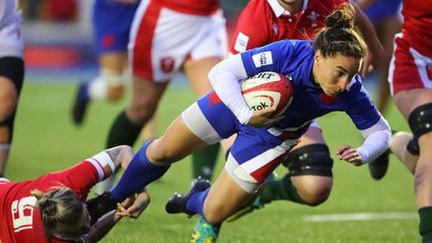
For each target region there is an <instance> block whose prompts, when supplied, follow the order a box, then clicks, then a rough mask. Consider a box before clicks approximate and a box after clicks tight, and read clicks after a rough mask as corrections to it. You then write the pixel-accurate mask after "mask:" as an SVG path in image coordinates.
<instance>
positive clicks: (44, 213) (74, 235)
mask: <svg viewBox="0 0 432 243" xmlns="http://www.w3.org/2000/svg"><path fill="white" fill-rule="evenodd" d="M30 193H31V194H32V195H33V196H35V197H36V199H37V203H36V207H37V208H39V209H40V215H41V219H42V223H43V224H44V226H45V231H46V232H47V234H48V235H49V237H51V236H53V235H55V236H59V237H61V238H64V239H79V237H80V236H81V235H83V234H86V233H87V231H88V223H87V222H86V221H85V220H83V219H84V218H83V211H84V205H83V202H82V201H81V200H80V199H79V198H78V196H77V195H76V193H75V192H74V191H72V190H71V189H70V188H67V187H59V188H54V189H53V190H51V191H49V192H48V193H43V192H41V191H39V190H37V189H35V190H33V191H31V192H30Z"/></svg>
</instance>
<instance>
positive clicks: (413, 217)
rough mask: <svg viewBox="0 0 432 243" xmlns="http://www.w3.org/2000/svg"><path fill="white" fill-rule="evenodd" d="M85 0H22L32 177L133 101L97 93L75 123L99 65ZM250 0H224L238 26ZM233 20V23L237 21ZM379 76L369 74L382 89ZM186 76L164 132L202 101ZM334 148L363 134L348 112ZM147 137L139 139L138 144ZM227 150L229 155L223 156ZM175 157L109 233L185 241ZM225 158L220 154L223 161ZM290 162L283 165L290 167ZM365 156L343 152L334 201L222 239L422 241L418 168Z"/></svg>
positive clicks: (24, 123)
mask: <svg viewBox="0 0 432 243" xmlns="http://www.w3.org/2000/svg"><path fill="white" fill-rule="evenodd" d="M92 2H93V1H87V0H20V4H21V5H20V6H21V8H22V9H23V16H24V22H23V35H24V40H25V45H26V49H25V61H26V77H25V83H24V86H23V93H22V95H21V100H20V104H19V107H18V114H17V120H16V124H15V131H16V132H15V137H14V144H13V147H12V152H11V156H10V160H9V163H8V167H7V169H6V177H8V178H9V179H11V180H15V181H16V180H25V179H28V178H34V177H36V176H38V175H40V174H42V173H46V172H48V171H53V170H58V169H62V168H66V167H67V166H70V165H72V164H74V163H76V162H78V161H79V160H81V159H83V158H86V157H88V156H90V155H92V154H94V153H95V152H98V151H100V150H102V149H103V148H104V144H105V139H106V135H107V132H108V129H109V126H110V124H111V122H112V120H113V119H114V116H115V115H116V114H117V113H118V112H119V111H120V110H121V109H122V108H123V107H124V106H125V105H126V101H127V98H125V99H123V102H122V103H119V104H115V105H114V106H113V105H110V104H106V103H104V102H101V103H97V104H95V105H94V106H92V107H91V108H90V110H89V112H90V113H92V115H90V116H89V119H88V120H87V121H86V123H85V124H84V126H83V127H80V128H77V127H75V126H73V124H72V121H71V117H70V109H71V105H72V100H73V96H74V93H75V87H76V83H77V82H78V81H79V80H81V79H86V78H92V77H94V76H95V75H97V72H98V69H97V61H96V53H95V51H94V48H93V39H92V30H91V20H90V18H91V7H92ZM246 3H247V1H246V0H232V1H229V0H224V1H222V5H223V9H224V11H225V14H226V17H227V19H228V30H229V33H231V32H232V28H233V27H234V26H235V19H236V18H237V15H238V13H239V12H240V11H241V10H242V9H243V7H244V6H245V4H246ZM230 30H231V31H230ZM375 80H376V78H375V76H374V75H372V76H371V78H368V79H367V80H366V81H365V84H366V88H367V89H368V90H369V92H370V93H371V94H372V95H374V92H375V86H376V81H375ZM193 97H194V96H193V94H192V92H191V91H190V89H189V87H188V85H187V81H186V80H184V78H182V77H179V78H177V79H176V80H175V81H174V82H173V83H172V85H171V87H170V88H169V90H168V92H167V94H166V95H165V97H164V98H163V100H162V103H161V104H160V107H159V110H158V114H159V117H160V125H159V129H160V131H159V132H162V131H163V130H164V129H165V128H166V127H167V126H168V125H169V122H170V121H171V120H173V119H174V118H175V117H176V116H177V115H178V114H179V113H180V112H181V111H182V110H183V109H184V108H185V107H187V106H188V105H189V104H191V103H192V102H193V101H194V98H193ZM386 115H387V119H388V120H389V122H390V124H391V126H392V127H393V128H394V129H398V130H407V129H408V127H407V125H406V124H405V122H404V120H403V119H402V117H401V115H400V114H399V112H398V111H397V110H396V108H395V107H394V106H393V105H391V107H390V109H389V110H388V111H387V114H386ZM320 124H321V125H322V127H323V128H324V131H325V132H324V135H325V138H326V139H327V141H328V142H329V145H330V149H331V152H332V156H333V157H335V156H334V155H335V149H336V147H337V146H339V145H340V144H341V143H343V144H349V143H352V144H354V145H359V144H360V143H361V141H362V139H361V135H360V134H358V133H357V132H355V128H354V127H353V126H352V124H351V122H350V121H348V118H347V116H345V115H344V114H339V113H336V114H332V115H330V116H328V117H326V118H325V119H320ZM138 146H139V144H137V145H136V148H137V147H138ZM220 157H222V156H220ZM185 160H188V161H185V162H181V163H179V164H178V165H174V168H173V169H172V170H170V171H169V172H168V173H167V175H165V176H164V177H163V178H162V179H161V180H159V181H158V182H156V183H153V184H152V185H150V186H149V191H150V193H151V195H152V198H153V201H152V203H151V205H150V207H149V208H148V209H147V210H146V212H144V214H143V215H142V216H141V218H140V219H138V220H137V221H133V220H125V221H124V222H121V223H120V224H119V225H118V227H116V228H115V229H114V230H113V231H112V232H111V233H110V234H109V235H108V236H107V237H106V238H105V239H104V240H103V241H102V242H119V241H120V240H122V241H123V242H125V243H126V242H187V241H189V239H190V236H191V231H192V228H193V224H194V223H195V221H196V218H192V220H188V219H187V218H186V217H184V216H181V215H176V216H171V215H167V214H166V213H165V212H164V204H165V202H166V200H167V199H168V197H169V196H170V195H171V194H172V193H173V192H174V191H186V190H187V189H188V187H189V185H190V178H191V175H190V173H191V167H190V166H191V165H190V163H189V158H186V159H185ZM222 166H223V163H222V162H221V161H220V162H219V163H218V168H219V170H220V169H221V168H222ZM284 170H286V169H285V168H283V167H281V168H278V169H277V171H279V172H280V174H284V172H283V171H284ZM368 173H369V172H368V169H367V167H366V166H363V167H361V168H355V167H353V166H350V165H349V164H347V163H342V162H340V161H338V160H337V159H335V165H334V189H333V191H332V196H331V197H330V199H329V201H328V202H326V203H325V204H324V205H321V206H319V207H316V208H311V207H305V206H301V205H294V204H290V203H286V202H280V203H279V202H275V203H272V204H271V205H269V206H267V207H266V209H265V210H260V211H258V212H256V213H254V214H251V215H248V216H247V217H245V218H242V219H240V220H239V221H237V222H234V223H227V224H225V225H224V226H223V228H222V233H221V235H220V238H219V241H220V242H419V241H420V237H419V236H418V233H417V224H418V218H417V213H416V206H415V201H414V200H415V199H414V198H415V197H414V192H413V186H412V184H413V177H412V175H410V174H409V173H408V171H407V170H406V169H405V168H404V167H403V165H402V164H401V163H400V162H399V161H397V159H396V158H395V157H394V156H391V162H390V169H389V171H388V175H387V176H386V177H385V178H384V179H383V180H382V181H378V182H377V181H373V179H371V178H370V176H369V174H368Z"/></svg>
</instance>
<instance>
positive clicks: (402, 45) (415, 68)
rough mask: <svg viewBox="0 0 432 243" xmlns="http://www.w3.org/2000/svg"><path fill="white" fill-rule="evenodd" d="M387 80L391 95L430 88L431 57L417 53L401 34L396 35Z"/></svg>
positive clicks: (431, 81) (431, 75)
mask: <svg viewBox="0 0 432 243" xmlns="http://www.w3.org/2000/svg"><path fill="white" fill-rule="evenodd" d="M388 80H389V83H390V92H391V94H392V95H394V94H397V93H398V92H400V91H404V90H412V89H425V88H428V89H430V88H432V57H430V56H426V55H423V54H421V53H419V52H418V51H417V50H415V49H414V48H413V47H412V46H411V45H410V43H409V42H408V41H407V40H406V39H405V38H404V36H403V35H402V34H401V33H399V34H397V35H396V36H395V39H394V52H393V57H392V60H391V62H390V67H389V74H388Z"/></svg>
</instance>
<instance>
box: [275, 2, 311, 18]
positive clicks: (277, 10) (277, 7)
mask: <svg viewBox="0 0 432 243" xmlns="http://www.w3.org/2000/svg"><path fill="white" fill-rule="evenodd" d="M267 2H268V3H269V4H270V7H271V8H272V10H273V12H274V14H275V15H276V17H278V18H279V17H280V16H282V15H288V16H291V13H290V12H289V11H288V10H286V9H284V8H283V7H282V6H281V5H280V3H279V2H278V0H267ZM308 3H309V0H303V7H302V10H301V12H304V11H305V10H306V8H307V5H308Z"/></svg>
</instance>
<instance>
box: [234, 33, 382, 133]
mask: <svg viewBox="0 0 432 243" xmlns="http://www.w3.org/2000/svg"><path fill="white" fill-rule="evenodd" d="M313 56H314V50H313V42H312V41H304V40H283V41H278V42H275V43H272V44H270V45H267V46H264V47H261V48H257V49H253V50H249V51H247V52H244V53H241V58H242V61H243V65H244V68H245V70H246V73H247V75H248V76H253V75H255V74H257V73H260V72H263V71H274V72H278V73H281V74H284V75H285V76H287V77H290V79H291V83H292V85H293V88H294V95H293V101H292V103H291V105H290V106H289V107H288V109H287V110H286V111H285V113H284V115H285V118H284V119H283V120H281V121H280V122H278V123H277V124H275V125H274V127H277V128H280V129H287V128H297V127H300V126H302V125H304V124H307V123H308V122H309V121H311V120H313V119H314V118H317V117H320V116H323V115H325V114H327V113H329V112H332V111H343V112H346V113H347V114H348V115H349V116H350V118H351V119H352V121H353V122H354V124H355V126H356V127H357V128H358V129H360V130H363V129H367V128H369V127H371V126H373V125H374V124H375V123H376V122H377V121H378V120H379V119H380V117H381V115H380V113H379V112H378V110H377V109H376V107H375V105H374V104H373V102H372V100H371V99H370V97H369V95H368V93H367V92H366V90H365V89H364V88H363V86H362V82H361V78H360V76H359V75H355V76H354V77H353V79H352V80H351V82H350V84H349V85H348V87H347V89H346V90H345V91H343V92H342V93H340V94H338V95H337V96H334V97H329V96H327V95H325V93H324V92H323V90H322V89H321V87H320V86H319V85H318V84H316V83H315V82H314V80H313V78H312V66H313V62H314V57H313Z"/></svg>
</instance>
